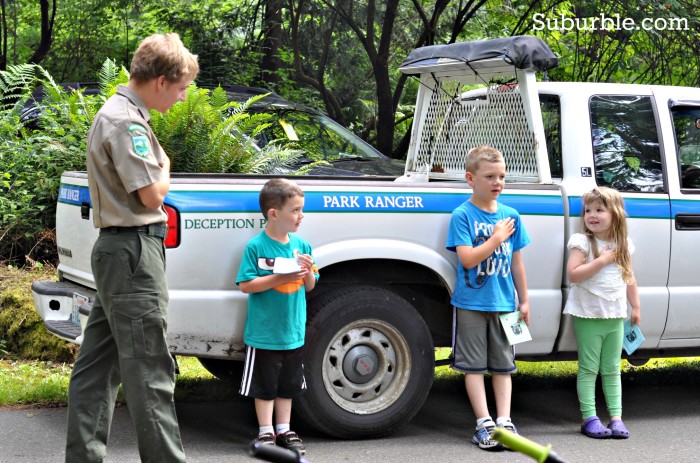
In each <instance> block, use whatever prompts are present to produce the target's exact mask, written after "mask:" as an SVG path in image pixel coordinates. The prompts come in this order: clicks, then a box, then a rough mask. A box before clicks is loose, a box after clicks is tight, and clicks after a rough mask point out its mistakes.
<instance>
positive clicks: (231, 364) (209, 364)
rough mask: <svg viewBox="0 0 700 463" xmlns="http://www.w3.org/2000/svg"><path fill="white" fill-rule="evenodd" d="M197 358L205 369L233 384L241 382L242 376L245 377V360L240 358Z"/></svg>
mask: <svg viewBox="0 0 700 463" xmlns="http://www.w3.org/2000/svg"><path fill="white" fill-rule="evenodd" d="M197 360H199V363H201V364H202V366H203V367H204V369H205V370H207V371H208V372H209V373H211V374H212V375H214V376H216V377H217V378H219V379H220V380H222V381H226V382H227V383H231V384H238V385H239V384H241V378H243V362H241V361H239V360H223V359H212V358H206V357H197Z"/></svg>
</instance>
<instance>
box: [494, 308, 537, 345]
mask: <svg viewBox="0 0 700 463" xmlns="http://www.w3.org/2000/svg"><path fill="white" fill-rule="evenodd" d="M519 317H520V311H519V310H516V311H515V312H508V313H504V314H501V315H499V316H498V318H500V319H501V325H503V330H504V331H505V332H506V337H507V338H508V342H509V343H510V345H511V346H512V345H513V344H519V343H521V342H525V341H532V336H530V330H529V329H528V327H527V325H526V324H525V321H524V320H523V321H520V322H519V321H518V318H519Z"/></svg>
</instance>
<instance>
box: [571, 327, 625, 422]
mask: <svg viewBox="0 0 700 463" xmlns="http://www.w3.org/2000/svg"><path fill="white" fill-rule="evenodd" d="M623 323H624V319H622V318H604V319H601V318H581V317H574V332H575V333H576V343H577V344H578V378H577V380H576V390H577V392H578V401H579V404H580V406H581V415H582V417H583V419H584V420H585V419H587V418H590V417H591V416H595V415H596V411H595V382H596V378H597V377H598V373H600V379H601V384H602V386H603V394H604V395H605V403H606V404H607V406H608V413H609V414H610V416H622V382H621V380H620V356H621V354H622V336H623Z"/></svg>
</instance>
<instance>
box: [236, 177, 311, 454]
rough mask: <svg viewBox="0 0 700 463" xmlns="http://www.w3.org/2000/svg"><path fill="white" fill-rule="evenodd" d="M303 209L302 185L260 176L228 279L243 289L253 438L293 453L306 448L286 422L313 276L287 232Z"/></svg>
mask: <svg viewBox="0 0 700 463" xmlns="http://www.w3.org/2000/svg"><path fill="white" fill-rule="evenodd" d="M303 208H304V192H303V191H302V190H301V188H299V186H297V185H296V184H295V183H294V182H291V181H289V180H285V179H281V178H277V179H272V180H270V181H268V182H267V183H265V185H264V186H263V188H262V190H261V191H260V209H261V211H262V214H263V216H264V217H265V219H266V220H267V223H266V225H265V230H264V231H262V232H261V233H260V234H258V235H257V236H255V237H254V238H253V239H251V240H250V242H248V245H247V246H246V248H245V251H244V252H243V258H242V261H241V267H240V269H239V270H238V276H237V278H236V283H237V284H238V285H239V287H240V288H241V291H243V292H244V293H248V294H249V296H248V316H247V318H246V324H245V332H244V338H243V339H244V342H245V344H246V360H245V366H244V370H243V380H242V382H241V389H240V393H241V394H242V395H244V396H247V397H254V398H255V413H256V415H257V417H258V424H259V426H260V430H259V432H258V437H257V438H256V441H257V442H259V443H261V444H270V445H275V444H276V445H279V446H281V447H284V448H287V449H294V450H297V451H299V452H300V453H301V454H304V453H305V452H306V449H305V447H304V444H303V443H302V442H301V439H300V438H299V436H298V435H297V434H296V433H295V432H294V431H291V430H290V428H289V422H290V419H291V413H292V398H293V397H296V396H298V395H299V394H301V393H302V392H304V391H305V390H306V380H305V379H304V364H303V357H302V354H303V348H304V336H305V329H306V294H305V293H306V291H311V290H312V289H314V286H315V285H316V281H317V280H318V269H317V268H316V264H315V262H314V260H313V257H312V256H311V246H310V245H309V243H307V242H306V241H304V240H302V239H301V238H299V237H298V236H296V235H293V234H292V233H293V232H296V231H297V230H298V229H299V225H301V221H302V219H303V218H304V214H303V212H302V210H303ZM297 264H298V265H297ZM273 413H274V415H275V420H276V422H277V425H276V427H275V428H273V427H272V416H273Z"/></svg>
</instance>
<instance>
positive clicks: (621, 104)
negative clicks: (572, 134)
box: [589, 95, 665, 193]
mask: <svg viewBox="0 0 700 463" xmlns="http://www.w3.org/2000/svg"><path fill="white" fill-rule="evenodd" d="M589 105H590V113H591V137H592V139H593V159H594V164H595V175H596V183H597V184H598V185H601V186H609V187H611V188H615V189H617V190H619V191H644V192H655V193H658V192H663V191H665V187H664V181H663V169H662V164H661V151H660V149H659V134H658V130H657V127H656V119H655V117H654V110H653V106H652V100H651V97H648V96H626V95H625V96H622V95H619V96H617V95H595V96H593V97H591V99H590V102H589Z"/></svg>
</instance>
